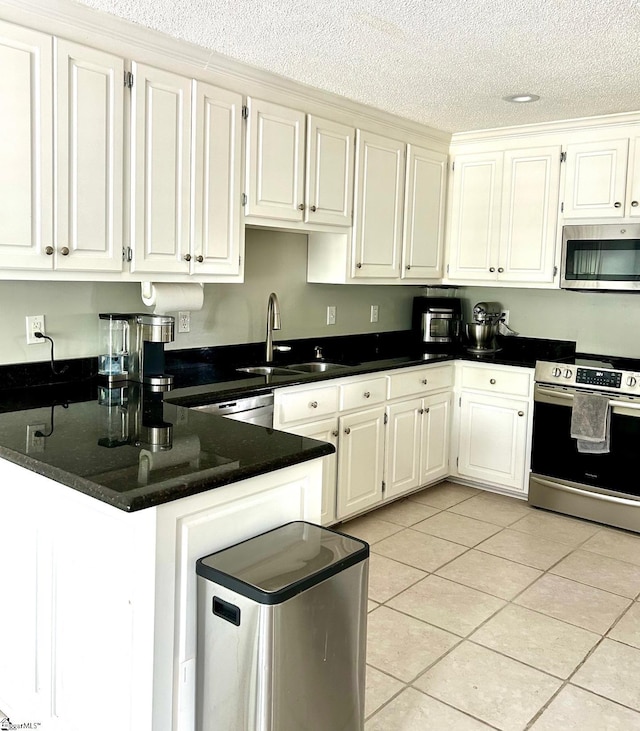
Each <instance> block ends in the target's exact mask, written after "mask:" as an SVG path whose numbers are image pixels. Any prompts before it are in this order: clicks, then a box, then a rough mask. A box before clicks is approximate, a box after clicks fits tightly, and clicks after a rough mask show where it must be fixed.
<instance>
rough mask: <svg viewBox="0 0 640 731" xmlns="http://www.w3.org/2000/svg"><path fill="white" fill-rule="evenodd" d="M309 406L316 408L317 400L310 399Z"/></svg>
mask: <svg viewBox="0 0 640 731" xmlns="http://www.w3.org/2000/svg"><path fill="white" fill-rule="evenodd" d="M309 406H310V407H311V408H312V409H317V408H318V402H317V401H312V402H311V403H310V404H309Z"/></svg>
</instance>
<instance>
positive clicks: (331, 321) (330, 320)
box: [327, 305, 338, 325]
mask: <svg viewBox="0 0 640 731" xmlns="http://www.w3.org/2000/svg"><path fill="white" fill-rule="evenodd" d="M337 309H338V308H337V307H336V306H335V305H329V306H328V307H327V325H335V324H336V313H337Z"/></svg>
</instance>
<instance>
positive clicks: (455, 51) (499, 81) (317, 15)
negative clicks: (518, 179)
mask: <svg viewBox="0 0 640 731" xmlns="http://www.w3.org/2000/svg"><path fill="white" fill-rule="evenodd" d="M81 2H82V4H84V5H88V6H90V7H92V8H95V9H98V10H102V11H106V12H108V13H112V14H114V15H117V16H120V17H122V18H125V19H127V20H129V21H133V22H135V23H139V24H141V25H143V26H147V27H149V28H153V29H155V30H158V31H161V32H163V33H166V34H168V35H170V36H173V37H175V38H180V39H184V40H187V41H190V42H192V43H195V44H197V45H199V46H203V47H205V48H209V49H212V50H214V51H217V52H219V53H222V54H224V55H226V56H229V57H231V58H233V59H236V60H239V61H243V62H245V63H248V64H251V65H253V66H256V67H259V68H262V69H265V70H268V71H272V72H274V73H277V74H280V75H282V76H286V77H288V78H291V79H295V80H296V81H300V82H303V83H305V84H310V85H311V86H314V87H317V88H320V89H324V90H326V91H330V92H333V93H335V94H339V95H341V96H344V97H348V98H349V99H353V100H355V101H358V102H361V103H364V104H368V105H370V106H372V107H377V108H379V109H383V110H386V111H388V112H391V113H393V114H397V115H399V116H402V117H406V118H408V119H412V120H415V121H417V122H421V123H423V124H427V125H429V126H432V127H436V128H438V129H441V130H446V131H449V132H459V131H466V130H474V129H487V128H493V127H504V126H508V125H514V124H516V125H517V124H526V123H533V122H542V121H549V120H556V119H569V118H574V117H585V116H587V117H588V116H593V115H599V114H611V113H615V112H628V111H637V110H640V62H639V55H640V53H639V51H640V0H467V1H466V2H465V1H464V0H463V1H462V2H458V3H454V2H442V1H439V0H235V1H234V0H81ZM525 91H529V92H533V93H535V94H538V95H540V96H541V97H542V98H541V100H540V101H539V102H536V103H533V104H520V105H516V104H508V103H507V102H504V101H502V97H503V96H506V95H508V94H513V93H517V92H525Z"/></svg>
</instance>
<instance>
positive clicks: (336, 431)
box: [331, 429, 340, 437]
mask: <svg viewBox="0 0 640 731" xmlns="http://www.w3.org/2000/svg"><path fill="white" fill-rule="evenodd" d="M339 433H340V432H339V431H338V430H337V429H334V430H333V431H332V432H331V436H332V437H337V436H338V434H339Z"/></svg>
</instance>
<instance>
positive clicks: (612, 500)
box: [531, 475, 640, 508]
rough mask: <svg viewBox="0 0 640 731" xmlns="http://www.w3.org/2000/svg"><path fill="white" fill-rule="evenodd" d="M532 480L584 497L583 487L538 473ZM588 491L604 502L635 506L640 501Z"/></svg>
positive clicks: (591, 496) (591, 495)
mask: <svg viewBox="0 0 640 731" xmlns="http://www.w3.org/2000/svg"><path fill="white" fill-rule="evenodd" d="M531 479H532V480H535V481H536V482H538V483H539V484H541V485H544V486H545V487H552V488H553V489H554V490H562V491H563V492H569V493H571V494H572V495H580V496H581V497H584V495H585V492H586V491H585V488H575V487H569V485H563V484H562V483H561V482H552V481H551V480H545V479H543V478H542V477H539V476H538V475H532V476H531ZM588 492H589V497H590V498H595V499H596V500H602V502H605V503H616V504H617V505H626V506H628V507H630V508H637V507H638V505H640V503H639V502H638V501H637V500H628V499H627V498H623V497H617V496H615V495H604V494H603V493H601V492H592V491H591V490H589V491H588Z"/></svg>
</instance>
